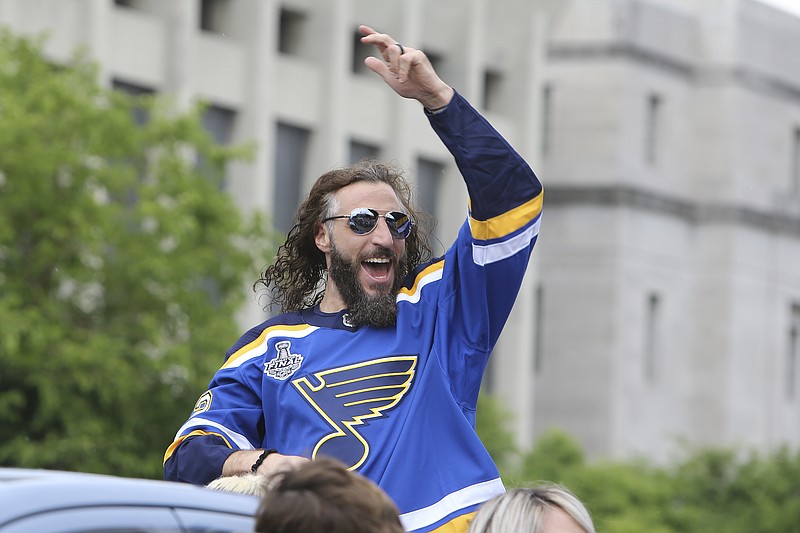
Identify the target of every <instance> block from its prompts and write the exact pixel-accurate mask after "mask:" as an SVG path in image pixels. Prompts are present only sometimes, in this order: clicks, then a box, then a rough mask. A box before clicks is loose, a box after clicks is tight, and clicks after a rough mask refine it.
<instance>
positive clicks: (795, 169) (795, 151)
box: [790, 127, 800, 197]
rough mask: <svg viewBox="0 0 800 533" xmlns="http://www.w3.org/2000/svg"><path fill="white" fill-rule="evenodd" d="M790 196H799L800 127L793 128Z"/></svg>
mask: <svg viewBox="0 0 800 533" xmlns="http://www.w3.org/2000/svg"><path fill="white" fill-rule="evenodd" d="M790 180H791V183H790V187H791V192H792V196H795V197H800V127H796V128H795V129H794V136H793V139H792V175H791V178H790Z"/></svg>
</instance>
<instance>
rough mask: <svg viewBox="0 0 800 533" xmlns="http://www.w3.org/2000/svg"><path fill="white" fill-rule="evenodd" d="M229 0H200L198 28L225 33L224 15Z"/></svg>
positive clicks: (227, 10) (225, 14)
mask: <svg viewBox="0 0 800 533" xmlns="http://www.w3.org/2000/svg"><path fill="white" fill-rule="evenodd" d="M229 4H230V0H201V1H200V29H201V30H203V31H208V32H213V33H226V30H227V27H226V26H227V24H226V22H227V21H226V17H227V15H228V13H229V12H230V10H229V7H230V6H229Z"/></svg>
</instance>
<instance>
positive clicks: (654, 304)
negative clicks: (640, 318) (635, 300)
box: [642, 293, 661, 382]
mask: <svg viewBox="0 0 800 533" xmlns="http://www.w3.org/2000/svg"><path fill="white" fill-rule="evenodd" d="M645 305H646V309H645V315H644V316H645V323H644V347H643V349H644V356H643V358H642V374H643V375H644V378H645V379H646V380H647V381H650V382H652V381H655V378H656V365H657V362H658V350H659V343H660V335H659V331H660V328H661V324H660V322H661V298H660V297H659V295H658V294H656V293H650V294H649V295H648V296H647V301H646V304H645Z"/></svg>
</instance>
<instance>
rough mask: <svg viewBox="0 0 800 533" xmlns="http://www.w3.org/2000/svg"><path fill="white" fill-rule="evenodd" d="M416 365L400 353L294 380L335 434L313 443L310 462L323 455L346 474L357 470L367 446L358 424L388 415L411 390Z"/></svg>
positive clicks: (367, 454)
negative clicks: (347, 470)
mask: <svg viewBox="0 0 800 533" xmlns="http://www.w3.org/2000/svg"><path fill="white" fill-rule="evenodd" d="M416 366H417V357H416V356H411V355H398V356H393V357H383V358H381V359H374V360H372V361H366V362H364V363H358V364H355V365H348V366H343V367H340V368H333V369H330V370H323V371H321V372H317V373H315V374H312V375H311V376H304V377H302V378H298V379H295V380H293V381H292V385H294V386H295V387H296V388H297V390H298V391H299V392H300V394H301V395H302V396H303V398H305V400H306V401H307V402H308V403H309V404H310V405H311V406H312V407H313V408H314V409H315V410H316V411H317V413H319V415H320V416H321V417H322V418H323V419H325V421H326V422H327V423H328V424H329V425H330V427H331V429H332V430H333V431H332V432H331V433H329V434H327V435H325V436H324V437H322V438H321V439H320V440H319V441H317V444H316V445H315V446H314V450H313V452H312V455H311V457H312V459H313V458H316V457H317V456H320V455H326V456H330V457H335V458H337V459H339V460H340V461H342V462H343V463H345V465H347V466H348V468H350V470H355V469H357V468H358V467H360V466H361V465H362V464H363V463H364V461H366V460H367V457H368V456H369V451H370V446H369V442H368V441H367V440H366V439H365V438H364V437H363V436H362V435H361V433H359V428H358V426H361V425H362V424H367V423H369V424H372V423H373V421H372V420H370V419H381V418H385V417H387V416H389V412H390V411H391V410H392V409H393V408H394V407H396V406H397V405H398V404H399V403H400V402H401V401H402V400H403V398H404V397H405V395H406V393H407V392H408V391H409V390H410V389H411V385H412V382H413V380H414V373H415V370H416ZM312 381H313V382H312Z"/></svg>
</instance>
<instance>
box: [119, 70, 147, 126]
mask: <svg viewBox="0 0 800 533" xmlns="http://www.w3.org/2000/svg"><path fill="white" fill-rule="evenodd" d="M111 87H112V88H113V89H114V90H115V91H119V92H122V93H125V94H127V95H130V96H132V97H134V98H136V97H145V96H151V95H154V94H155V90H154V89H151V88H150V87H144V86H142V85H136V84H135V83H128V82H126V81H122V80H112V81H111ZM133 120H134V122H136V124H138V125H139V126H143V125H145V124H147V121H148V120H150V117H149V114H148V112H147V109H146V108H145V107H144V106H141V105H134V108H133Z"/></svg>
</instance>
